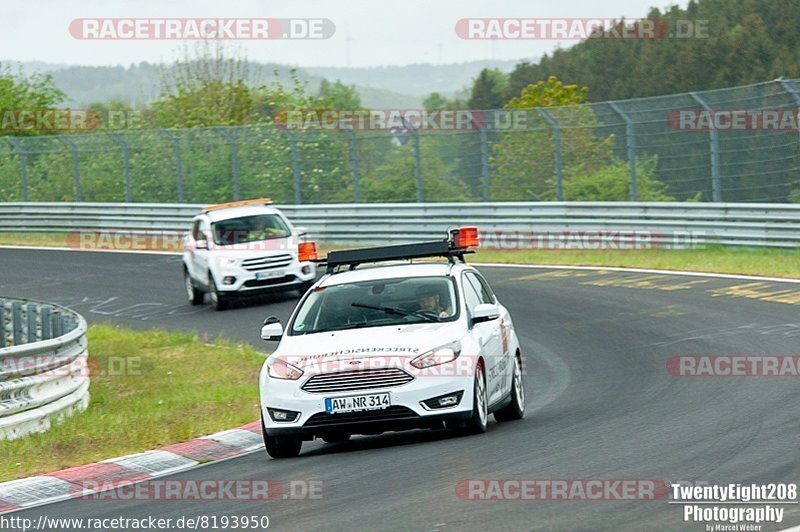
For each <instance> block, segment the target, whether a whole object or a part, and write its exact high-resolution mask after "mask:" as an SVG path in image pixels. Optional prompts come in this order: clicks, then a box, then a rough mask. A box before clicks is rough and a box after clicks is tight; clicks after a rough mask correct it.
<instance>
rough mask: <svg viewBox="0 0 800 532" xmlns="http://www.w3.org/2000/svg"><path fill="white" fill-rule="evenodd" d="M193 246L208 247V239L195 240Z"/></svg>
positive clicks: (198, 247)
mask: <svg viewBox="0 0 800 532" xmlns="http://www.w3.org/2000/svg"><path fill="white" fill-rule="evenodd" d="M195 247H196V248H197V249H208V240H206V239H203V240H196V241H195Z"/></svg>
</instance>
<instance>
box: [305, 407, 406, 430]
mask: <svg viewBox="0 0 800 532" xmlns="http://www.w3.org/2000/svg"><path fill="white" fill-rule="evenodd" d="M418 417H419V414H417V413H416V412H414V411H413V410H411V409H410V408H406V407H405V406H399V405H395V406H390V407H389V408H384V409H383V410H366V411H364V412H345V413H342V414H328V413H327V412H320V413H318V414H314V415H313V416H311V417H310V418H308V421H306V423H305V425H303V426H304V427H320V426H324V425H330V424H336V423H364V422H370V421H386V420H392V419H414V418H418Z"/></svg>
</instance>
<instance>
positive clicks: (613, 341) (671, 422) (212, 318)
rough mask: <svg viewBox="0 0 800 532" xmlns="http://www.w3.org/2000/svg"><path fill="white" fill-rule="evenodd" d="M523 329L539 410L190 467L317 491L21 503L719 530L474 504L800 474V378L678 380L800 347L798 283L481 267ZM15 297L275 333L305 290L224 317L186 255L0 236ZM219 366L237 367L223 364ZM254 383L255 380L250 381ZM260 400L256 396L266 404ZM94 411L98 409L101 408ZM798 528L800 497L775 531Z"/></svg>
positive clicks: (79, 511) (625, 514) (338, 524)
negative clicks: (697, 366) (191, 286)
mask: <svg viewBox="0 0 800 532" xmlns="http://www.w3.org/2000/svg"><path fill="white" fill-rule="evenodd" d="M481 270H482V271H483V272H484V274H485V275H486V277H487V278H488V279H489V281H490V283H491V284H492V286H493V287H494V288H495V291H496V293H497V295H498V297H499V298H500V300H501V301H502V302H503V303H504V304H505V305H506V306H507V307H508V308H509V310H510V311H511V314H512V316H513V317H514V321H515V323H516V326H517V331H518V334H519V335H520V339H521V341H522V346H523V349H524V352H523V355H524V357H525V371H526V377H525V379H526V380H525V383H526V393H527V401H528V404H527V409H526V417H525V419H524V420H522V421H519V422H513V423H508V424H503V425H498V424H496V423H494V422H491V423H490V426H489V431H488V432H487V433H486V434H484V435H480V436H470V437H457V436H453V435H451V434H449V433H446V432H426V431H415V432H411V433H398V434H384V435H381V436H372V437H358V438H354V439H353V440H352V441H350V442H347V443H342V444H323V443H321V442H319V443H317V442H314V443H306V444H305V445H304V447H303V452H302V454H301V455H300V457H299V458H296V459H288V460H277V461H276V460H270V459H269V458H268V457H267V455H266V453H265V452H258V453H254V454H250V455H247V456H244V457H241V458H237V459H233V460H228V461H224V462H220V463H215V464H210V465H207V466H204V467H200V468H198V469H195V470H192V471H189V472H185V473H181V474H178V475H176V476H175V478H181V479H231V480H232V479H236V480H240V479H272V480H278V481H280V482H282V483H284V485H286V484H288V483H289V482H290V481H293V480H300V481H311V480H318V481H322V485H323V489H322V498H319V499H308V500H292V499H279V500H276V501H270V502H264V501H224V502H181V501H158V502H153V501H90V500H72V501H65V502H61V503H56V504H53V505H50V506H44V507H39V508H33V509H29V510H26V511H23V512H19V513H18V514H14V515H21V516H27V517H34V518H35V517H36V516H39V515H41V514H46V515H48V516H49V517H99V518H102V517H118V516H130V517H137V518H142V517H147V516H156V517H172V518H179V517H181V516H192V517H197V516H201V515H217V516H221V515H227V516H234V515H238V516H244V515H267V516H269V519H270V528H277V529H279V530H351V529H352V530H445V531H446V530H481V531H485V530H501V529H502V530H619V529H623V530H650V529H660V530H704V529H705V528H704V525H703V524H702V523H686V522H684V521H683V515H682V506H680V505H671V504H669V502H668V499H660V500H654V501H609V500H592V501H539V500H526V501H481V500H478V501H474V500H462V499H460V498H459V497H458V496H457V494H456V485H457V483H458V482H459V481H460V480H466V479H487V478H489V479H658V480H660V481H662V482H666V481H671V482H675V481H694V482H708V483H712V484H727V483H742V484H749V483H756V484H762V483H763V484H766V483H777V482H797V481H798V479H800V415H799V414H798V404H800V382H799V381H798V378H797V377H678V376H673V375H671V374H670V373H669V372H668V371H667V369H666V362H667V359H668V358H669V357H671V356H674V355H788V354H795V355H796V354H798V351H800V349H798V346H800V284H791V283H778V282H754V281H747V280H736V279H718V278H707V277H686V276H676V275H662V274H656V275H654V274H644V273H630V272H625V273H620V272H609V271H599V272H598V271H582V270H554V269H547V270H546V269H526V268H500V267H485V268H481ZM0 272H2V274H1V275H0V294H4V295H16V296H24V297H29V298H34V299H43V300H48V301H53V302H57V303H61V304H64V305H67V306H70V307H72V308H73V309H75V310H76V311H78V312H80V313H82V314H83V315H84V316H85V317H86V318H87V319H88V320H89V322H90V323H99V322H114V323H121V324H125V325H128V326H131V327H134V328H137V329H143V328H149V327H160V328H167V329H187V330H188V329H191V330H196V331H200V332H207V333H208V334H209V335H210V336H211V337H214V336H216V335H218V334H222V335H225V336H227V337H232V338H236V339H240V340H242V341H247V342H250V343H252V344H254V345H258V346H262V345H263V346H264V347H267V346H266V345H265V344H263V343H262V342H261V341H260V340H259V339H258V333H259V327H260V325H261V322H262V320H263V318H264V317H265V316H266V315H268V314H275V315H277V316H278V317H280V318H281V319H282V320H285V318H286V317H287V316H288V314H289V312H290V311H291V309H292V307H293V305H294V304H295V302H296V299H295V297H296V296H295V295H287V296H281V297H280V298H272V299H269V298H267V299H265V300H263V301H261V302H260V303H259V304H250V305H247V306H239V307H235V308H233V309H231V310H229V311H225V312H222V313H219V312H214V311H213V310H212V309H211V308H210V307H209V306H208V305H206V306H203V307H190V306H189V304H188V303H187V302H185V299H184V293H183V286H182V283H181V275H180V258H179V257H177V256H166V255H139V254H112V253H90V252H67V251H63V252H62V251H43V250H8V249H0ZM220 364H225V361H224V360H220ZM253 378H256V376H255V375H254V376H253ZM254 401H255V398H254ZM87 415H89V414H87ZM798 524H800V508H799V507H798V505H787V506H785V515H784V520H783V522H782V523H781V524H779V525H767V526H765V527H764V528H763V529H762V530H780V529H785V528H788V527H790V526H793V525H798Z"/></svg>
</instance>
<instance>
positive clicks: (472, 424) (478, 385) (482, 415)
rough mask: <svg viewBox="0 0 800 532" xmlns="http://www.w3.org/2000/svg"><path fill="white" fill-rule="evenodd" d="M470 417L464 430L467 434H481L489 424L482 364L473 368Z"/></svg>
mask: <svg viewBox="0 0 800 532" xmlns="http://www.w3.org/2000/svg"><path fill="white" fill-rule="evenodd" d="M473 396H474V399H473V401H472V417H471V418H469V419H468V420H467V425H466V427H465V429H464V432H465V433H467V434H483V433H484V432H486V428H487V427H488V426H489V402H488V397H487V394H486V377H485V374H484V371H483V364H478V367H477V368H476V370H475V381H474V384H473Z"/></svg>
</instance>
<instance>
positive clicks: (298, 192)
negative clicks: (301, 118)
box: [278, 128, 303, 205]
mask: <svg viewBox="0 0 800 532" xmlns="http://www.w3.org/2000/svg"><path fill="white" fill-rule="evenodd" d="M278 129H280V130H281V131H283V132H284V133H285V134H286V138H288V139H289V153H290V154H291V160H292V183H293V185H294V204H295V205H302V203H303V190H302V188H301V187H302V183H301V182H300V159H299V157H298V154H297V137H295V135H294V133H293V132H291V131H289V130H288V129H285V128H278Z"/></svg>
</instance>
